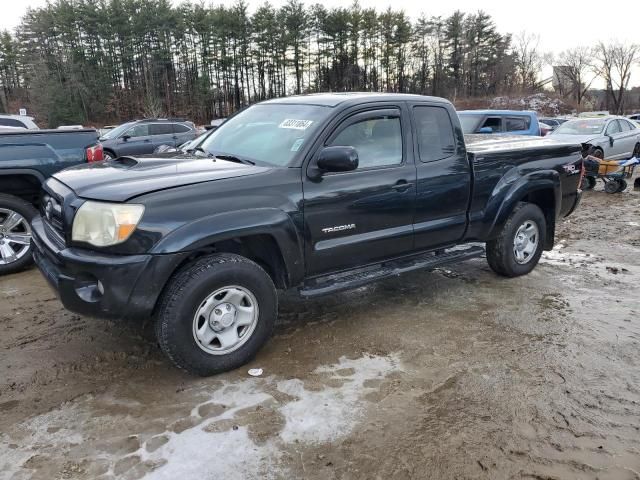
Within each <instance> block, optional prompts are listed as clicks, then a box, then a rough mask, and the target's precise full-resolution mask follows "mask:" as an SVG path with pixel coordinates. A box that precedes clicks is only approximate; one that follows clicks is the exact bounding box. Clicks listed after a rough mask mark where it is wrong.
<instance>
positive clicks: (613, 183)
mask: <svg viewBox="0 0 640 480" xmlns="http://www.w3.org/2000/svg"><path fill="white" fill-rule="evenodd" d="M604 191H605V192H607V193H618V192H619V191H620V183H619V182H618V180H608V181H607V182H606V183H605V184H604Z"/></svg>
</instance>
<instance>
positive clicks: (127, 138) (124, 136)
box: [120, 135, 131, 142]
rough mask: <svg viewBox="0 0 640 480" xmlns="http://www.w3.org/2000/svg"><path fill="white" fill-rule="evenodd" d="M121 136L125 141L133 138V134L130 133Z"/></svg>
mask: <svg viewBox="0 0 640 480" xmlns="http://www.w3.org/2000/svg"><path fill="white" fill-rule="evenodd" d="M120 138H121V139H122V141H123V142H126V141H127V140H129V139H130V138H131V136H130V135H122V136H121V137H120Z"/></svg>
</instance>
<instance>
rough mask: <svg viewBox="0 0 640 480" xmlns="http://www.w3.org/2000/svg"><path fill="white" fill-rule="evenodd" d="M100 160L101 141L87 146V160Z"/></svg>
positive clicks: (102, 154) (101, 152) (101, 157)
mask: <svg viewBox="0 0 640 480" xmlns="http://www.w3.org/2000/svg"><path fill="white" fill-rule="evenodd" d="M102 160H104V150H103V149H102V144H101V143H99V144H97V145H94V146H92V147H89V148H87V162H89V163H91V162H101V161H102Z"/></svg>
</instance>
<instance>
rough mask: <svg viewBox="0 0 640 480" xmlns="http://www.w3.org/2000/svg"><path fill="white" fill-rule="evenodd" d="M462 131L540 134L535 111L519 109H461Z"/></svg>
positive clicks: (468, 132)
mask: <svg viewBox="0 0 640 480" xmlns="http://www.w3.org/2000/svg"><path fill="white" fill-rule="evenodd" d="M458 116H459V117H460V123H461V125H462V131H463V132H464V133H466V134H472V133H491V134H494V135H531V136H540V126H539V123H538V116H537V115H536V113H535V112H524V111H523V112H521V111H518V110H461V111H459V112H458Z"/></svg>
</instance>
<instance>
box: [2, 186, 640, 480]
mask: <svg viewBox="0 0 640 480" xmlns="http://www.w3.org/2000/svg"><path fill="white" fill-rule="evenodd" d="M558 240H559V241H558V244H557V247H556V249H555V250H554V251H552V252H548V253H547V254H545V257H544V259H543V261H542V263H541V265H540V266H539V267H538V268H537V269H536V270H535V271H534V272H533V273H532V274H530V275H528V276H526V277H523V278H518V279H503V278H500V277H497V276H496V275H494V274H493V273H492V272H491V271H490V270H489V268H488V266H487V265H486V262H485V261H484V260H483V259H478V260H474V261H470V262H467V263H465V264H461V265H455V266H452V267H450V268H447V269H439V270H436V271H433V272H420V273H415V274H410V275H405V276H403V277H400V278H396V279H392V280H388V281H384V282H380V283H378V284H375V285H372V286H370V287H366V288H361V289H359V290H357V291H353V292H348V293H344V294H341V295H335V296H333V297H330V298H325V299H321V300H316V301H312V302H306V303H305V302H302V301H300V300H297V299H295V298H293V297H287V298H282V299H281V315H280V323H279V326H278V328H277V331H276V335H275V337H274V338H273V339H272V340H271V341H270V343H269V344H268V345H267V347H266V348H265V349H264V350H263V351H262V352H261V353H260V354H259V355H258V357H257V358H256V359H255V361H253V362H252V363H251V364H250V365H249V366H247V368H242V369H240V370H238V371H235V372H232V373H228V374H224V375H219V376H217V377H214V378H209V379H201V378H194V377H191V376H188V375H187V374H185V373H182V372H180V371H177V370H176V369H174V368H173V367H172V366H171V365H169V364H168V362H167V361H165V359H164V358H163V356H162V355H161V354H160V353H159V351H158V349H157V348H156V346H155V345H154V343H153V342H152V341H151V340H150V339H149V337H148V336H147V334H146V333H145V331H144V330H142V329H140V328H132V327H130V326H125V325H122V324H119V323H114V322H108V321H103V320H96V319H92V318H84V317H80V316H78V315H75V314H71V313H68V312H65V311H64V310H63V309H62V308H61V306H60V304H59V303H58V301H57V300H56V299H55V297H54V295H53V294H52V293H51V291H50V290H49V289H48V287H47V286H46V284H45V282H44V280H43V279H42V278H41V277H40V275H39V273H38V272H37V271H34V270H31V271H27V272H24V273H20V274H17V275H12V276H8V277H4V278H2V279H0V298H1V302H0V331H1V332H2V333H1V338H0V478H2V479H26V478H34V479H47V480H49V479H57V478H61V479H94V478H100V479H108V478H123V479H135V478H149V479H178V478H180V479H182V480H187V479H192V478H193V479H236V478H237V479H244V478H263V477H266V478H287V479H290V478H307V479H331V478H341V479H360V478H367V479H368V478H380V479H389V478H394V479H395V478H398V479H404V478H420V479H423V478H434V479H449V478H452V479H453V478H456V479H462V478H479V479H482V478H491V479H500V478H526V479H552V478H562V479H571V478H581V479H582V478H598V479H640V293H639V288H640V194H639V192H637V191H636V192H634V191H631V192H625V193H623V194H618V195H607V194H605V193H604V192H602V191H601V190H600V191H594V192H587V193H586V194H585V196H584V200H583V203H582V205H581V206H580V209H579V211H578V212H577V213H576V214H575V215H574V216H572V217H570V219H568V220H566V221H565V222H564V223H563V224H562V225H561V226H560V228H559V232H558ZM251 367H259V368H263V369H264V374H263V376H262V377H260V378H253V377H249V376H248V375H247V369H248V368H251Z"/></svg>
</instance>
